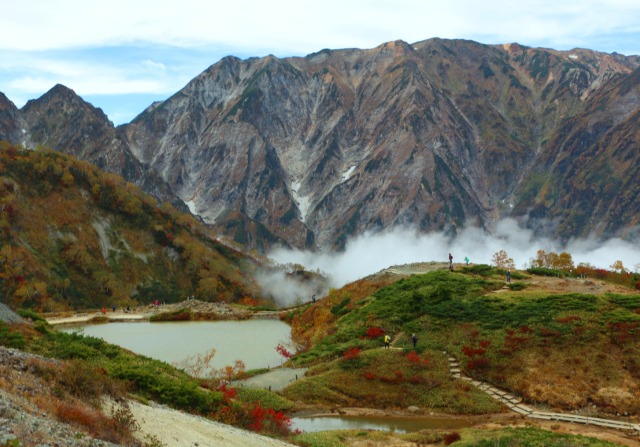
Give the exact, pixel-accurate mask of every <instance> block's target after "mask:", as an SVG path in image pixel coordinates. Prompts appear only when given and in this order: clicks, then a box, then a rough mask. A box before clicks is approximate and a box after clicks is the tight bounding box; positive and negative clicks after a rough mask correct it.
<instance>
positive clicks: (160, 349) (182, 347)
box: [60, 320, 291, 369]
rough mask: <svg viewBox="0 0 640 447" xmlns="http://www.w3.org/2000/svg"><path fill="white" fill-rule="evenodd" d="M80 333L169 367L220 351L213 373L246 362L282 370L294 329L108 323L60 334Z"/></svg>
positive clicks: (263, 324) (258, 324) (250, 323)
mask: <svg viewBox="0 0 640 447" xmlns="http://www.w3.org/2000/svg"><path fill="white" fill-rule="evenodd" d="M60 330H61V331H64V332H74V331H78V330H81V331H82V333H83V334H85V335H90V336H93V337H99V338H102V339H103V340H105V341H107V342H109V343H112V344H114V345H118V346H122V347H123V348H126V349H129V350H130V351H133V352H135V353H136V354H142V355H146V356H147V357H151V358H154V359H157V360H162V361H165V362H167V363H176V362H181V361H183V360H185V359H187V358H189V357H193V356H195V355H197V354H204V353H206V352H209V351H210V350H211V349H212V348H215V349H216V355H215V357H214V359H213V361H212V362H211V366H212V367H214V368H221V367H223V366H226V365H232V364H233V362H234V361H235V360H242V361H243V362H244V363H245V365H246V368H247V369H255V368H266V367H274V366H280V364H281V363H282V357H281V356H280V355H279V354H278V353H277V352H276V350H275V348H276V346H277V345H278V343H288V342H289V341H290V340H291V328H290V327H289V326H288V325H287V324H285V323H283V322H281V321H278V320H247V321H189V322H166V323H148V322H144V323H108V324H97V325H96V324H94V325H86V326H77V327H73V328H64V329H60Z"/></svg>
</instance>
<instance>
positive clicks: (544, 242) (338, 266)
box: [261, 219, 640, 304]
mask: <svg viewBox="0 0 640 447" xmlns="http://www.w3.org/2000/svg"><path fill="white" fill-rule="evenodd" d="M540 249H542V250H544V251H545V252H547V253H549V252H555V253H561V252H568V253H569V254H571V257H572V259H573V262H574V264H575V265H578V264H580V263H589V264H591V265H592V266H594V267H598V268H604V269H610V266H611V265H612V264H613V263H614V262H616V261H622V263H623V265H624V267H625V268H626V269H627V270H630V271H638V269H640V241H636V242H635V243H632V242H627V241H623V240H621V239H610V240H608V241H606V242H602V241H599V240H597V239H595V238H592V239H583V240H572V241H570V242H569V243H568V244H566V245H565V246H560V245H559V244H558V243H557V242H554V241H552V240H550V239H536V238H534V236H533V232H532V231H530V230H527V229H522V228H520V227H519V226H518V224H517V223H516V221H515V220H512V219H505V220H503V221H501V222H500V223H499V224H497V225H496V227H495V229H494V231H493V234H491V235H488V234H486V233H485V232H484V231H483V230H481V229H478V228H467V229H464V230H463V231H462V232H460V233H459V234H458V235H457V236H456V237H455V239H451V238H450V237H449V236H446V235H444V234H441V233H430V234H418V233H417V232H416V231H415V230H412V229H406V228H405V229H402V228H395V229H392V230H389V231H385V232H381V233H375V234H370V233H367V234H364V235H361V236H357V237H355V238H353V239H351V240H350V241H348V242H347V244H346V247H345V250H344V251H342V252H331V253H315V252H310V251H300V250H288V249H276V250H274V251H272V252H271V253H269V254H268V255H269V257H270V258H271V259H273V260H274V261H275V262H277V263H280V264H287V263H295V264H301V265H303V266H305V267H306V268H307V270H318V269H319V270H320V271H322V272H323V273H325V274H327V275H328V276H329V277H330V281H331V287H336V288H338V287H341V286H343V285H344V284H347V283H349V282H351V281H354V280H357V279H359V278H362V277H365V276H367V275H370V274H372V273H375V272H378V271H380V270H383V269H385V268H387V267H390V266H392V265H401V264H409V263H413V262H430V261H437V262H448V261H449V258H448V256H449V253H451V254H452V255H453V262H454V263H463V262H464V258H465V257H468V258H469V260H470V262H471V263H473V264H491V263H492V258H493V255H494V254H495V253H496V252H498V251H500V250H505V251H506V252H507V254H508V255H509V257H510V258H513V260H514V262H515V265H516V267H517V268H518V269H525V268H527V267H528V266H529V264H530V261H531V259H532V258H535V257H536V252H537V251H538V250H540ZM261 284H262V285H263V287H265V289H266V290H269V291H271V293H272V295H273V296H274V297H280V299H279V301H281V302H282V304H291V303H293V302H294V300H296V299H301V300H302V301H308V300H309V297H310V296H311V293H312V291H308V290H303V289H301V288H300V287H301V285H300V284H295V283H288V282H287V280H286V279H285V278H284V276H282V277H279V278H273V277H264V278H262V280H261Z"/></svg>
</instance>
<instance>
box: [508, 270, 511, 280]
mask: <svg viewBox="0 0 640 447" xmlns="http://www.w3.org/2000/svg"><path fill="white" fill-rule="evenodd" d="M507 282H508V283H510V282H511V270H507Z"/></svg>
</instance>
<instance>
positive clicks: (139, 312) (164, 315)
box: [45, 300, 286, 326]
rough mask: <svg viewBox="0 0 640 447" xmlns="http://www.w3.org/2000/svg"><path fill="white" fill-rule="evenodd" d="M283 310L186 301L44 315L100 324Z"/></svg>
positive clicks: (260, 315)
mask: <svg viewBox="0 0 640 447" xmlns="http://www.w3.org/2000/svg"><path fill="white" fill-rule="evenodd" d="M283 312H286V310H274V311H265V310H254V309H251V308H243V307H238V306H235V305H229V304H226V303H209V302H204V301H199V300H187V301H181V302H179V303H172V304H159V305H155V304H151V305H148V306H138V307H135V308H133V309H131V310H123V309H113V308H111V309H106V308H105V309H102V310H93V311H89V312H75V313H74V312H68V313H60V312H58V313H52V314H48V315H45V320H46V321H47V323H49V324H50V325H51V326H69V325H83V324H102V323H113V322H118V323H122V322H165V321H174V322H175V321H226V320H249V319H274V320H275V319H278V320H280V319H281V318H280V315H281V313H283Z"/></svg>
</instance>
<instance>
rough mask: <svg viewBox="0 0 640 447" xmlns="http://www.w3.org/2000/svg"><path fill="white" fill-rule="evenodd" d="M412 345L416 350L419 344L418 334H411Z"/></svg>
mask: <svg viewBox="0 0 640 447" xmlns="http://www.w3.org/2000/svg"><path fill="white" fill-rule="evenodd" d="M411 343H413V349H415V348H416V344H418V336H417V335H416V334H411Z"/></svg>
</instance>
